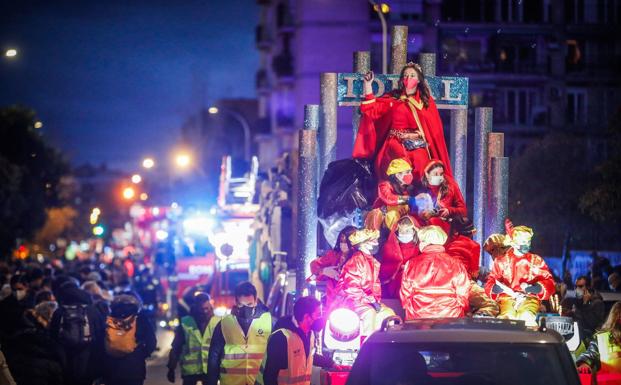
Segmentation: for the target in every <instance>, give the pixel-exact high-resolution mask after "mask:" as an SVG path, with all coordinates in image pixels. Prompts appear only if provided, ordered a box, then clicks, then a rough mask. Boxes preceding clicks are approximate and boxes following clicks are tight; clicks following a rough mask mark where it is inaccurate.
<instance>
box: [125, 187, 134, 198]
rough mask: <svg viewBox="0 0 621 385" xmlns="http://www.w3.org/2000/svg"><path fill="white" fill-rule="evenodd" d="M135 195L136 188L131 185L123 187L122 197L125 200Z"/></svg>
mask: <svg viewBox="0 0 621 385" xmlns="http://www.w3.org/2000/svg"><path fill="white" fill-rule="evenodd" d="M135 196H136V190H134V188H133V187H125V188H124V189H123V198H124V199H125V200H130V199H133V198H134V197H135Z"/></svg>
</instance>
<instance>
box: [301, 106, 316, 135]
mask: <svg viewBox="0 0 621 385" xmlns="http://www.w3.org/2000/svg"><path fill="white" fill-rule="evenodd" d="M304 129H305V130H315V131H317V130H319V104H306V105H305V106H304Z"/></svg>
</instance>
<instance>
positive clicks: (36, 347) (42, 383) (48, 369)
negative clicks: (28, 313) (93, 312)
mask: <svg viewBox="0 0 621 385" xmlns="http://www.w3.org/2000/svg"><path fill="white" fill-rule="evenodd" d="M26 324H27V325H28V326H26V327H24V328H23V329H22V330H20V331H19V332H17V333H16V334H15V335H14V336H13V337H12V338H11V340H13V341H14V343H11V344H10V348H8V349H6V350H5V353H6V357H7V362H8V365H9V367H10V370H11V373H12V374H13V377H14V378H15V381H16V382H17V383H18V384H31V385H62V384H64V383H65V381H63V371H62V361H63V354H62V350H61V349H59V347H58V345H57V344H56V343H55V341H54V340H53V339H52V338H51V336H50V334H49V331H48V330H46V329H44V328H43V327H42V326H41V325H40V324H38V323H36V321H35V322H26Z"/></svg>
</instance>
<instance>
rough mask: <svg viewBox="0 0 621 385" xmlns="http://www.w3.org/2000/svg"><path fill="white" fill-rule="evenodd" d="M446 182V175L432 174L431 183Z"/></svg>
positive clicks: (432, 184)
mask: <svg viewBox="0 0 621 385" xmlns="http://www.w3.org/2000/svg"><path fill="white" fill-rule="evenodd" d="M442 182H444V175H430V176H429V184H430V185H431V186H439V185H441V184H442Z"/></svg>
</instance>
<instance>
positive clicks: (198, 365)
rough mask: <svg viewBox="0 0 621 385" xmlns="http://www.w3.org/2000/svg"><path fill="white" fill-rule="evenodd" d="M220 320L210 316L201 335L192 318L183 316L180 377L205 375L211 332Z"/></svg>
mask: <svg viewBox="0 0 621 385" xmlns="http://www.w3.org/2000/svg"><path fill="white" fill-rule="evenodd" d="M221 319H222V318H220V317H216V316H212V317H211V319H210V320H209V323H208V324H207V327H206V328H205V333H203V335H201V332H200V329H199V328H198V325H196V321H194V318H192V317H190V316H185V317H183V318H181V327H182V328H183V334H184V336H185V344H184V345H183V350H182V353H181V360H180V362H179V365H180V366H181V375H182V376H190V375H195V374H207V356H208V355H209V345H210V344H211V338H212V336H213V331H214V329H215V328H216V325H217V324H218V322H220V320H221Z"/></svg>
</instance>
